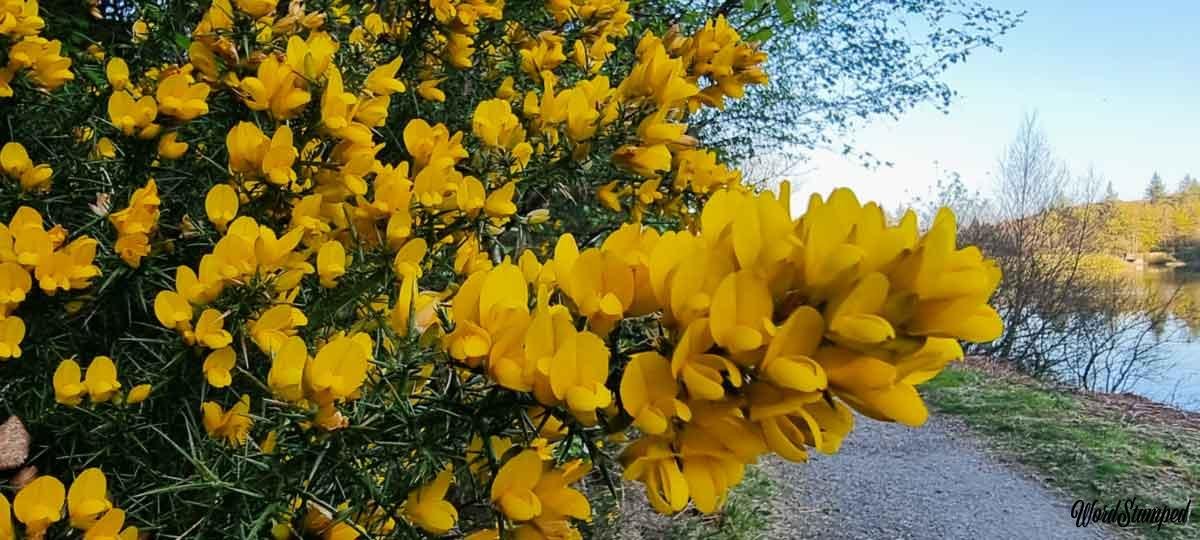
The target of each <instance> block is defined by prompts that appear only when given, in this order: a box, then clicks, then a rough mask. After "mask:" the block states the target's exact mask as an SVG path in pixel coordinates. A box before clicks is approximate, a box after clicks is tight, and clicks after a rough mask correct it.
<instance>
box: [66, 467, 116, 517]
mask: <svg viewBox="0 0 1200 540" xmlns="http://www.w3.org/2000/svg"><path fill="white" fill-rule="evenodd" d="M110 508H112V502H111V501H109V500H108V478H106V477H105V476H104V472H103V471H101V470H100V469H98V468H96V467H92V468H89V469H85V470H84V471H83V472H81V473H79V476H77V477H75V481H74V482H71V489H69V490H67V514H68V515H69V516H70V518H71V526H72V527H74V528H76V529H83V530H86V529H88V528H89V527H91V526H92V525H93V524H95V523H96V519H98V518H99V517H100V516H101V515H102V514H104V513H105V512H107V511H108V510H109V509H110Z"/></svg>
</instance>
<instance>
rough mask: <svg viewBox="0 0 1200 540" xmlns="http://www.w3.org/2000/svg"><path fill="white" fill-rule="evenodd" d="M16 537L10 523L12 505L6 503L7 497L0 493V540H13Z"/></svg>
mask: <svg viewBox="0 0 1200 540" xmlns="http://www.w3.org/2000/svg"><path fill="white" fill-rule="evenodd" d="M16 538H17V535H16V532H15V531H14V530H13V523H12V506H11V505H9V504H8V497H6V496H5V495H4V494H3V493H0V540H15V539H16Z"/></svg>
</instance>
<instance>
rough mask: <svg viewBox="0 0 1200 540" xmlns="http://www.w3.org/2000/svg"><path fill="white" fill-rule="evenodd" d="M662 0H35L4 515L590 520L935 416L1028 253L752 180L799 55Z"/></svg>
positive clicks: (21, 32) (411, 522)
mask: <svg viewBox="0 0 1200 540" xmlns="http://www.w3.org/2000/svg"><path fill="white" fill-rule="evenodd" d="M630 10H631V7H630V5H629V4H627V3H626V2H624V1H622V0H566V1H559V0H554V1H550V2H546V3H544V4H543V3H541V2H512V3H508V4H504V3H503V2H500V1H497V2H494V3H492V2H488V1H486V0H468V1H457V0H433V1H431V2H428V3H425V2H412V3H391V2H388V3H379V4H353V3H344V2H340V1H333V2H328V1H325V0H316V1H310V2H303V1H300V0H295V1H293V2H291V3H290V4H287V5H283V4H276V3H275V2H274V1H272V0H237V1H236V2H233V3H230V2H229V0H215V1H213V2H212V4H211V5H209V6H207V7H205V8H203V9H201V8H199V7H197V6H195V5H194V4H193V3H190V2H173V1H165V2H116V3H111V4H109V3H104V4H102V5H96V6H94V8H93V10H92V13H90V14H89V13H87V10H86V9H83V8H82V7H81V6H76V5H73V4H72V5H66V4H64V5H55V6H53V9H50V8H47V7H46V6H43V9H41V10H39V5H38V3H37V1H36V0H7V1H5V2H4V3H3V4H0V45H2V46H0V65H3V66H5V67H4V68H3V70H0V96H3V98H0V111H2V115H3V122H0V134H2V135H3V136H4V138H5V140H6V144H5V145H4V147H3V152H2V154H0V164H2V165H3V176H4V177H5V180H4V181H3V182H0V213H2V214H3V216H4V217H5V219H4V222H5V224H4V225H3V226H0V308H2V309H0V313H2V314H3V315H4V317H3V318H2V319H0V406H2V408H3V410H4V411H5V412H6V413H9V414H11V415H12V416H13V417H14V418H11V419H9V421H8V422H7V423H6V424H5V427H4V428H0V468H3V469H6V470H8V471H10V472H9V473H8V474H7V475H6V476H7V478H6V479H4V480H0V539H11V538H17V537H21V538H41V537H52V538H57V537H62V538H73V537H80V536H82V537H84V538H89V539H109V538H120V539H123V540H130V539H132V538H136V537H138V536H139V531H141V533H140V534H142V535H145V534H150V535H152V536H155V537H163V538H225V537H239V538H261V537H275V538H316V537H320V538H336V539H345V538H359V537H362V538H393V537H394V538H404V537H421V536H426V535H428V536H440V535H447V534H453V535H467V536H469V537H470V538H474V539H484V538H522V539H527V538H578V537H579V536H580V534H581V533H580V532H579V531H578V529H577V527H581V526H583V524H585V523H586V522H587V521H588V520H589V519H590V516H591V508H590V505H589V501H588V499H587V497H586V496H585V495H584V494H583V493H584V491H585V490H582V488H581V487H580V484H581V483H585V482H590V483H598V484H599V485H603V484H605V483H607V484H608V485H609V486H612V485H613V483H614V482H617V481H619V480H618V479H617V475H619V474H620V472H619V470H622V469H623V471H624V476H625V478H627V479H630V480H636V481H640V482H641V483H643V484H645V488H646V490H647V493H648V495H649V500H650V501H651V504H653V506H654V507H655V509H657V510H658V511H660V512H664V513H670V512H677V511H680V510H682V509H683V508H684V507H685V506H687V505H688V504H689V501H690V502H691V504H693V505H694V506H695V508H697V509H698V510H700V511H702V512H714V511H717V510H718V509H719V508H720V507H721V505H722V503H723V501H724V498H725V496H726V493H728V491H729V489H730V487H731V486H733V485H735V484H737V483H738V482H739V481H740V480H741V477H742V473H743V469H744V467H745V466H746V465H747V464H750V463H753V462H755V461H756V460H757V458H758V457H759V456H761V455H763V454H765V453H768V452H774V453H778V454H780V455H782V456H783V457H785V458H787V459H790V460H794V461H803V460H804V459H806V456H807V448H808V447H813V448H815V449H817V450H818V451H821V452H833V451H836V450H837V448H838V446H839V444H840V442H841V441H842V439H843V438H844V437H845V436H846V435H847V433H848V432H849V431H850V429H851V425H852V415H851V409H854V410H857V411H858V412H860V413H861V414H864V415H866V416H869V417H872V418H877V419H880V420H887V421H899V422H903V423H905V424H909V425H914V426H915V425H919V424H921V423H922V422H923V421H924V420H925V417H926V410H925V408H924V405H923V404H922V401H921V398H920V397H919V396H918V394H917V392H916V390H915V389H914V385H915V384H918V383H921V382H923V381H925V380H928V379H929V378H931V377H932V376H933V375H934V374H936V373H937V372H938V371H939V370H940V369H941V368H942V367H943V366H944V365H945V364H946V363H947V362H949V361H951V360H954V359H956V358H959V357H960V356H961V355H962V351H961V349H960V348H959V345H958V341H957V340H959V339H964V340H971V341H987V340H990V339H993V338H994V337H995V336H996V335H998V334H999V332H1000V325H999V321H998V318H997V316H996V313H995V312H994V311H993V310H992V309H991V308H990V307H988V306H987V300H988V298H989V296H990V295H991V293H992V291H993V290H994V289H995V287H996V285H997V283H998V281H999V278H1000V276H999V271H998V270H997V269H996V266H995V265H994V264H992V263H991V262H990V261H988V260H985V259H984V258H983V256H982V254H981V253H980V252H979V250H977V249H975V248H969V247H968V248H962V249H960V248H958V247H957V246H956V240H955V223H954V217H953V215H951V214H950V213H949V212H943V213H942V214H940V215H939V216H938V219H937V220H936V221H935V222H934V223H933V225H932V227H931V228H930V229H929V230H928V231H927V232H925V233H924V234H923V235H922V234H920V233H919V231H918V229H917V225H916V219H915V217H914V216H913V214H911V213H909V214H908V215H906V216H904V218H903V219H902V220H900V221H899V223H895V224H888V223H887V222H886V220H885V218H884V214H883V212H882V211H881V210H880V207H879V206H877V205H875V204H866V205H863V204H860V203H859V201H858V200H857V199H856V198H855V196H854V195H853V194H852V193H850V192H849V191H847V190H838V191H835V192H833V193H832V194H831V195H829V197H828V198H822V197H819V196H816V195H814V196H813V197H812V198H811V199H810V200H809V201H808V207H807V210H806V211H805V212H804V213H803V215H802V216H800V217H798V218H794V217H793V212H792V209H791V208H790V198H791V197H790V193H789V191H788V187H787V185H786V184H784V185H783V187H782V188H781V190H780V192H779V193H778V194H774V193H771V192H761V193H760V192H757V191H756V190H755V189H753V188H752V187H749V186H746V185H743V184H742V182H741V179H740V174H739V173H738V171H737V170H735V169H733V168H731V167H729V166H727V165H724V164H722V162H721V161H720V159H719V158H720V152H718V151H714V150H707V149H705V148H704V147H703V146H701V141H698V140H697V139H696V138H695V137H694V136H693V135H691V134H689V132H688V125H687V120H688V117H689V115H692V114H695V113H696V112H697V111H700V110H702V109H704V108H712V107H717V108H719V107H722V106H723V104H724V103H725V102H726V100H730V99H736V98H738V97H740V96H741V95H743V93H744V92H745V91H746V87H747V86H753V85H758V84H761V83H763V82H764V81H766V77H767V76H766V74H764V73H763V71H762V70H761V68H760V66H761V64H762V63H763V61H764V60H765V56H764V54H763V53H761V52H760V51H759V50H758V49H757V47H756V45H755V44H753V43H748V42H746V41H745V40H743V39H742V38H741V37H739V33H738V32H737V31H736V30H735V29H734V28H732V27H731V26H730V25H729V24H728V23H727V22H726V20H725V19H724V18H722V17H717V18H715V19H712V20H708V21H705V22H703V23H702V24H698V25H695V26H694V27H691V28H687V27H679V26H670V27H666V25H665V24H664V21H663V19H662V18H661V17H659V18H656V17H655V16H654V15H653V14H647V15H646V16H645V17H644V18H643V17H642V16H641V15H639V16H637V17H635V16H634V14H633V13H632V12H631V11H630ZM26 432H27V433H28V436H26ZM630 438H632V439H631V440H630ZM30 440H31V441H32V442H30ZM64 509H65V511H64ZM585 528H586V527H585Z"/></svg>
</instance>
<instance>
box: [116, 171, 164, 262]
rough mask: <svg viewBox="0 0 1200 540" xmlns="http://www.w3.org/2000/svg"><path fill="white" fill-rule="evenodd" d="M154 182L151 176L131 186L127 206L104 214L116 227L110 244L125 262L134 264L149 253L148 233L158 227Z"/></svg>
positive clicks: (152, 232)
mask: <svg viewBox="0 0 1200 540" xmlns="http://www.w3.org/2000/svg"><path fill="white" fill-rule="evenodd" d="M160 204H162V201H160V200H159V198H158V184H155V183H154V180H153V179H151V180H150V181H149V182H146V185H145V186H144V187H141V188H138V189H136V190H134V192H133V195H131V196H130V197H129V206H127V207H126V208H125V209H124V210H121V211H118V212H113V213H112V214H110V215H109V216H108V220H109V221H111V222H112V224H113V227H114V228H116V230H117V243H116V244H115V245H114V246H113V247H114V249H116V251H117V254H118V255H120V256H121V259H122V260H124V261H125V263H126V264H128V265H129V266H132V267H134V268H137V267H138V266H140V265H141V264H142V257H145V256H146V255H149V254H150V235H152V234H154V231H155V229H157V228H158V207H159V205H160Z"/></svg>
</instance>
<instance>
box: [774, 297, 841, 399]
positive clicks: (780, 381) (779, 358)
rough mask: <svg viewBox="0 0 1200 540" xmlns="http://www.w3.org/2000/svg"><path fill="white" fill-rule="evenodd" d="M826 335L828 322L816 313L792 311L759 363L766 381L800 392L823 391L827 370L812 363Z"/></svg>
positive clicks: (804, 307) (805, 309)
mask: <svg viewBox="0 0 1200 540" xmlns="http://www.w3.org/2000/svg"><path fill="white" fill-rule="evenodd" d="M824 332H825V321H824V319H822V318H821V314H820V313H818V312H817V310H815V309H813V308H811V307H809V306H801V307H800V308H798V309H797V310H796V311H793V312H792V314H791V315H789V316H788V318H787V321H785V322H784V323H783V325H782V326H780V327H779V331H778V332H777V333H776V334H775V337H774V338H773V339H772V340H771V343H770V345H768V346H767V351H766V354H765V355H764V356H763V359H762V362H761V363H760V364H759V369H760V370H762V371H761V372H762V374H763V376H764V378H765V379H766V380H768V381H771V382H772V383H774V384H776V385H778V386H780V387H783V388H787V389H791V390H797V391H800V392H816V391H820V390H824V389H825V387H826V385H827V384H828V379H827V378H826V376H825V370H823V369H822V368H821V365H820V364H818V363H817V362H816V360H813V356H814V355H815V354H816V352H817V347H818V346H819V345H820V344H821V336H822V334H824Z"/></svg>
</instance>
